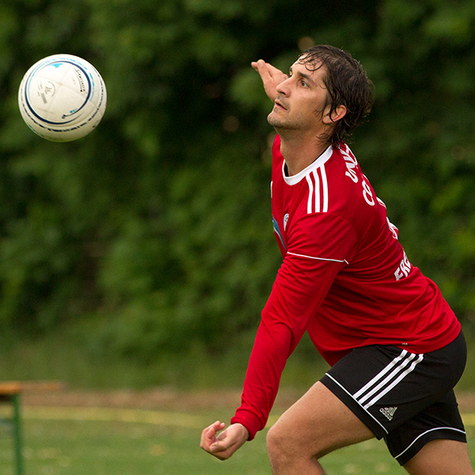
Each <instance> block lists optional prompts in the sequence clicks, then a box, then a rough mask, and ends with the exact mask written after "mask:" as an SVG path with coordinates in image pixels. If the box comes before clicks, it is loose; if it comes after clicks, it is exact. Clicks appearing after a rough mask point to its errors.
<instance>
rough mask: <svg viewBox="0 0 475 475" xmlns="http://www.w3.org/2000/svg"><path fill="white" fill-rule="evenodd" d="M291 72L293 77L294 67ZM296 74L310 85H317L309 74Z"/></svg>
mask: <svg viewBox="0 0 475 475" xmlns="http://www.w3.org/2000/svg"><path fill="white" fill-rule="evenodd" d="M289 72H290V74H291V75H292V74H293V72H292V66H291V67H290V69H289ZM296 74H297V75H298V76H300V77H302V78H304V79H306V80H307V81H308V82H310V83H312V84H315V81H314V80H313V79H312V78H311V77H310V75H309V74H305V73H302V72H300V71H297V73H296Z"/></svg>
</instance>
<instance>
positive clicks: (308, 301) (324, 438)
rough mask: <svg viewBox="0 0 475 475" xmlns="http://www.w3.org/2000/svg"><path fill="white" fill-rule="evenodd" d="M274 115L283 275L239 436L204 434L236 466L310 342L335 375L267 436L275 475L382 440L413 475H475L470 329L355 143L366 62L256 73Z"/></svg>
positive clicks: (316, 53) (237, 426)
mask: <svg viewBox="0 0 475 475" xmlns="http://www.w3.org/2000/svg"><path fill="white" fill-rule="evenodd" d="M252 66H253V68H254V69H255V70H256V71H257V72H258V73H259V74H260V77H261V79H262V82H263V86H264V89H265V91H266V93H267V95H268V96H269V98H270V99H272V100H273V101H274V107H273V109H272V111H271V113H270V114H269V116H268V122H269V123H270V124H271V125H272V126H273V127H274V128H275V130H276V132H277V136H276V139H275V142H274V146H273V166H272V181H271V200H272V220H273V223H274V232H275V236H276V239H277V243H278V245H279V247H280V250H281V252H282V255H283V263H282V266H281V267H280V269H279V271H278V274H277V277H276V279H275V282H274V285H273V288H272V292H271V294H270V297H269V299H268V301H267V303H266V305H265V307H264V309H263V311H262V318H261V323H260V325H259V328H258V331H257V335H256V339H255V343H254V347H253V350H252V353H251V357H250V361H249V366H248V369H247V373H246V378H245V382H244V389H243V393H242V402H241V406H240V407H239V408H238V409H237V411H236V413H235V415H234V417H233V418H232V419H231V424H230V425H229V426H228V427H227V428H226V426H225V424H224V423H222V422H220V421H217V422H215V423H214V424H212V425H210V426H209V427H207V428H206V429H204V430H203V432H202V436H201V447H202V448H203V449H204V450H206V451H207V452H209V453H210V454H212V455H214V456H215V457H217V458H219V459H221V460H225V459H227V458H229V457H230V456H231V455H232V454H233V453H234V452H235V451H236V450H237V449H238V448H239V447H241V446H242V445H243V444H244V443H245V442H246V441H248V440H251V439H252V438H253V437H254V436H255V434H256V432H257V431H259V430H261V429H263V428H264V427H265V424H266V421H267V418H268V415H269V412H270V410H271V407H272V405H273V402H274V399H275V396H276V394H277V390H278V386H279V381H280V376H281V373H282V371H283V369H284V366H285V363H286V361H287V358H288V357H289V356H290V354H291V353H292V351H293V350H294V349H295V347H296V346H297V344H298V343H299V341H300V339H301V337H302V335H303V333H304V332H305V331H307V332H308V334H309V336H310V338H311V340H312V342H313V343H314V345H315V347H316V348H317V349H318V351H319V352H320V353H321V355H322V356H323V357H324V358H325V360H326V361H327V362H328V363H329V364H330V366H331V368H330V370H329V371H328V372H327V374H325V375H324V376H323V377H322V379H320V381H318V382H316V383H315V384H314V385H313V386H312V387H311V388H310V389H309V390H308V392H307V393H306V394H305V395H304V396H303V397H302V398H301V399H299V400H298V401H297V402H296V403H295V404H294V405H293V406H292V407H290V408H289V409H288V410H287V411H286V412H285V413H284V414H283V415H282V416H281V417H280V419H279V420H278V421H277V422H276V424H275V425H274V426H273V427H272V428H271V429H270V430H269V432H268V435H267V449H268V454H269V458H270V463H271V467H272V470H273V473H274V474H285V475H293V474H298V475H302V474H305V475H312V474H324V471H323V468H322V466H321V465H320V462H319V459H320V458H321V457H322V456H324V455H325V454H328V453H329V452H332V451H333V450H336V449H338V448H340V447H344V446H348V445H351V444H355V443H358V442H362V441H364V440H367V439H370V438H372V437H377V438H378V439H381V438H384V439H385V441H386V443H387V446H388V448H389V451H390V453H391V454H392V456H393V457H395V458H396V460H397V461H398V462H399V463H400V464H401V465H402V466H403V467H404V468H405V469H406V470H407V472H409V473H410V474H412V475H473V473H474V472H473V469H472V467H471V464H470V459H469V455H468V450H467V444H466V435H465V431H464V427H463V424H462V420H461V418H460V414H459V411H458V408H457V403H456V400H455V396H454V392H453V387H454V385H455V384H456V383H457V381H458V380H459V378H460V376H461V374H462V372H463V369H464V366H465V360H466V347H465V341H464V337H463V335H462V333H461V325H460V323H459V321H458V320H457V318H456V317H455V315H454V313H453V312H452V310H451V309H450V307H449V305H448V304H447V302H446V301H445V300H444V299H443V297H442V295H441V293H440V291H439V289H438V288H437V286H436V285H435V284H434V283H433V282H432V281H431V280H429V279H428V278H427V277H425V276H424V275H423V274H422V273H421V271H420V270H419V269H418V268H417V267H415V266H413V265H412V263H411V262H410V260H409V259H408V257H407V256H406V254H405V252H404V249H403V248H402V246H401V244H400V243H399V241H398V230H397V228H396V227H395V226H394V225H393V224H392V223H391V222H390V221H389V219H388V218H387V215H386V207H385V205H384V203H383V202H382V201H381V200H380V199H379V198H378V197H377V196H376V194H375V192H374V190H373V188H372V187H371V185H370V182H369V181H368V179H367V177H366V176H365V175H364V174H363V172H362V171H361V168H360V166H359V164H358V162H357V160H356V158H355V156H354V154H353V153H352V151H351V150H350V148H349V147H348V145H347V144H346V143H345V139H346V138H347V136H348V133H349V132H350V131H351V130H352V129H353V128H354V127H356V126H357V125H359V124H360V123H361V121H362V119H363V117H364V116H365V115H366V114H367V113H369V111H370V109H371V106H372V84H371V82H370V81H369V79H368V78H367V75H366V73H365V71H364V70H363V68H362V67H361V65H360V63H359V62H357V61H356V60H354V59H353V58H352V57H351V56H350V55H349V54H348V53H346V52H344V51H342V50H339V49H337V48H334V47H331V46H315V47H312V48H310V49H309V50H307V51H305V52H304V53H302V55H301V56H300V57H299V58H298V59H297V61H296V62H295V63H294V64H293V65H292V67H291V68H290V74H289V75H286V74H284V73H283V72H281V71H280V70H278V69H276V68H275V67H273V66H272V65H270V64H268V63H266V62H265V61H263V60H259V61H257V62H254V63H252Z"/></svg>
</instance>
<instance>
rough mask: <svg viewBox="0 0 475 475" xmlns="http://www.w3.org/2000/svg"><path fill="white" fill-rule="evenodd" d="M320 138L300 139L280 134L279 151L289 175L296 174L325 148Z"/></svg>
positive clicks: (324, 143) (326, 146)
mask: <svg viewBox="0 0 475 475" xmlns="http://www.w3.org/2000/svg"><path fill="white" fill-rule="evenodd" d="M328 145H329V144H328V143H327V142H322V141H321V140H318V139H314V140H302V139H301V138H300V139H292V138H284V137H282V136H281V145H280V152H281V153H282V155H283V156H284V159H285V163H286V165H287V170H288V173H289V176H292V175H296V174H297V173H300V172H301V171H302V170H305V168H307V167H308V166H309V165H311V164H312V163H313V162H314V161H315V160H316V159H317V158H318V157H319V156H320V155H321V154H322V153H323V152H324V151H325V150H326V149H327V148H328Z"/></svg>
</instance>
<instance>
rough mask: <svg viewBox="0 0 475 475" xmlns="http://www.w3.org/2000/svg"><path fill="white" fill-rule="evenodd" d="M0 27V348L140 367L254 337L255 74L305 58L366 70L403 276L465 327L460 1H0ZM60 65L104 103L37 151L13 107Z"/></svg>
mask: <svg viewBox="0 0 475 475" xmlns="http://www.w3.org/2000/svg"><path fill="white" fill-rule="evenodd" d="M362 13H364V14H363V15H362ZM0 15H1V18H2V22H1V24H0V59H1V61H0V84H1V86H2V91H4V97H3V101H2V102H1V104H0V153H1V157H2V159H1V161H0V185H1V186H0V202H1V206H0V236H1V238H0V239H1V242H0V302H1V304H0V328H1V329H2V335H4V336H5V337H7V338H9V337H10V336H11V335H12V334H13V333H17V334H18V335H21V336H23V337H24V336H35V335H39V334H42V333H46V332H52V331H54V329H55V328H57V327H61V326H71V325H75V326H77V328H78V331H79V332H82V334H83V335H86V336H85V337H84V338H85V339H86V340H87V341H88V345H89V347H90V348H91V351H92V352H93V353H94V354H96V355H101V354H106V353H109V354H114V355H128V356H131V357H133V358H137V359H138V360H139V361H145V362H150V361H153V359H154V358H155V356H156V354H157V352H163V351H166V352H181V351H183V349H184V348H186V347H188V346H192V345H202V346H203V347H204V348H206V350H207V351H209V352H215V353H218V354H219V353H222V352H223V351H225V350H226V348H227V347H229V346H231V345H232V344H234V343H236V341H237V340H239V338H240V335H242V334H244V335H247V334H248V330H249V331H250V332H252V329H254V328H255V327H256V325H257V322H258V318H259V313H260V310H261V308H262V306H263V305H264V303H265V300H266V298H267V295H268V293H269V291H270V288H271V285H272V282H273V278H274V275H275V272H276V270H277V268H278V265H279V253H278V251H277V248H276V246H275V243H274V242H273V236H272V231H271V225H270V209H269V207H270V205H269V197H268V181H269V176H268V174H269V151H268V139H269V136H270V134H271V132H272V131H271V129H270V127H269V126H268V125H267V123H266V120H265V117H266V115H267V113H268V111H269V110H270V107H271V104H270V102H269V101H268V99H267V98H266V96H265V94H264V93H263V91H262V87H261V84H260V80H259V77H258V76H257V74H256V73H255V72H254V71H252V69H251V68H250V62H251V61H252V60H256V59H258V58H260V57H263V58H265V59H267V60H270V61H272V62H273V63H274V64H276V65H277V66H278V67H281V68H284V69H287V68H288V67H289V66H290V64H291V63H292V61H294V60H295V57H296V55H297V54H298V53H299V51H301V49H303V48H305V47H307V46H308V45H309V44H312V43H330V44H335V45H336V46H339V47H342V48H344V49H347V50H349V51H350V52H351V53H352V54H353V55H354V56H355V57H356V58H357V59H359V60H360V61H361V62H362V63H363V65H364V66H365V68H366V69H367V71H368V74H369V76H370V78H372V80H373V82H374V83H375V85H376V104H375V107H374V110H373V112H372V114H371V116H370V118H369V121H368V123H367V124H366V125H364V126H363V127H362V128H361V129H360V130H358V131H357V132H356V134H355V138H354V145H353V148H354V151H355V153H356V155H357V156H358V158H359V160H360V162H361V163H362V165H363V168H364V169H365V172H366V173H367V175H368V176H369V178H370V180H371V181H372V184H373V186H374V187H375V188H376V191H377V192H378V195H379V196H380V198H381V199H383V200H384V201H385V202H386V204H387V205H388V210H389V216H390V219H391V220H392V221H393V222H394V223H395V224H396V225H397V226H398V227H399V228H400V231H401V240H402V243H403V245H404V246H405V248H406V250H407V252H408V255H409V258H410V259H411V261H412V262H413V264H414V265H417V266H419V267H421V268H422V270H423V271H424V272H425V273H426V274H427V275H429V276H430V277H431V278H433V279H434V280H435V281H436V282H437V283H438V284H439V285H440V286H441V288H442V290H443V292H444V294H445V296H446V298H447V299H448V300H449V302H450V303H451V305H452V306H453V307H454V309H455V310H456V312H457V313H458V315H459V316H460V318H462V319H463V320H464V321H465V322H469V321H470V320H473V319H474V313H473V308H474V306H475V297H474V296H475V292H474V290H475V272H474V270H473V269H475V265H474V264H475V245H474V244H473V243H474V242H475V218H474V215H473V211H472V210H473V209H474V207H475V194H474V191H473V185H472V183H473V180H474V177H475V169H474V165H475V146H474V142H473V136H474V134H473V124H474V123H475V108H474V85H473V84H474V83H473V79H472V77H473V71H474V70H475V52H474V50H473V40H474V35H475V29H474V28H473V26H474V22H475V6H474V4H473V2H464V1H456V0H453V1H450V2H448V3H447V2H446V1H442V0H424V1H422V2H411V1H408V0H381V1H379V2H378V1H369V2H364V7H363V6H362V5H359V4H357V3H355V2H349V1H347V2H341V3H339V4H330V3H323V4H322V5H319V8H318V9H317V8H309V6H308V4H304V3H303V2H301V1H297V2H293V3H292V2H290V3H289V2H284V1H283V0H270V1H268V2H265V3H264V4H256V2H251V1H250V0H232V1H226V2H215V1H212V0H179V1H177V0H161V1H157V0H147V1H142V2H136V1H130V0H107V1H105V0H79V1H77V2H74V3H71V2H55V1H52V0H50V1H49V0H44V1H39V0H15V1H13V0H6V1H4V2H3V3H2V5H1V6H0ZM59 52H68V53H72V54H77V55H79V56H83V57H85V58H86V59H88V60H89V61H90V62H92V63H93V64H94V65H95V66H96V67H97V68H98V69H99V71H100V72H101V74H102V75H103V77H104V79H105V82H106V85H107V89H108V108H107V111H106V115H105V117H104V119H103V122H102V123H101V125H100V127H99V128H98V129H97V130H96V131H94V132H93V133H92V134H91V135H90V136H89V137H87V138H85V139H82V140H80V141H78V142H73V143H69V144H53V143H48V142H46V141H44V140H41V139H39V138H38V137H36V136H34V135H33V134H32V133H31V132H30V131H29V130H28V129H27V127H26V126H25V125H24V124H23V123H22V121H21V117H20V114H19V112H18V109H17V104H16V100H17V99H16V94H17V89H18V85H19V82H20V80H21V77H22V75H23V74H24V72H25V71H26V70H27V69H28V68H29V66H30V65H31V64H33V62H35V61H37V60H38V59H40V58H41V57H43V56H47V55H50V54H54V53H59ZM92 349H94V350H92Z"/></svg>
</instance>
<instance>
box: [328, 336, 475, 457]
mask: <svg viewBox="0 0 475 475" xmlns="http://www.w3.org/2000/svg"><path fill="white" fill-rule="evenodd" d="M466 357H467V350H466V345H465V339H464V337H463V334H462V333H460V335H459V336H458V337H457V338H456V339H455V340H454V341H453V342H452V343H450V344H448V345H447V346H445V347H443V348H441V349H440V350H437V351H433V352H430V353H425V354H413V353H409V352H408V351H406V350H401V349H400V348H398V347H396V346H384V345H374V346H367V347H362V348H357V349H354V350H352V351H351V353H349V354H348V355H346V356H345V357H344V358H342V359H341V360H340V361H338V363H336V364H335V365H334V366H333V367H332V368H331V369H330V370H329V371H328V373H327V374H326V375H325V376H324V377H323V378H322V379H321V382H322V383H323V384H324V385H325V386H326V387H327V388H328V389H330V391H332V392H333V393H334V394H335V395H336V396H337V397H338V398H339V399H340V400H341V401H342V402H343V403H345V405H347V406H348V407H349V408H350V409H351V410H352V411H353V412H354V413H355V414H356V416H357V417H358V418H359V419H360V420H361V421H362V422H363V423H364V424H365V425H366V426H368V427H369V429H370V430H371V431H372V432H373V433H374V435H375V436H376V437H377V438H378V439H382V438H383V437H384V439H385V441H386V443H387V446H388V448H389V451H390V452H391V454H392V456H393V457H394V458H395V459H396V460H397V461H398V462H399V463H400V464H401V465H404V464H405V463H406V462H407V461H408V460H410V459H411V458H412V457H413V456H414V455H415V454H416V453H417V452H418V451H419V450H420V449H421V448H422V447H423V446H424V445H425V444H426V443H427V442H429V441H431V440H434V439H451V440H458V441H462V442H466V435H465V429H464V426H463V423H462V419H461V417H460V413H459V411H458V406H457V402H456V400H455V395H454V392H453V387H454V386H455V384H456V383H457V381H458V380H459V379H460V376H461V375H462V373H463V370H464V368H465V362H466Z"/></svg>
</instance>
